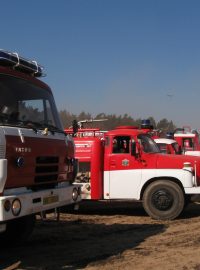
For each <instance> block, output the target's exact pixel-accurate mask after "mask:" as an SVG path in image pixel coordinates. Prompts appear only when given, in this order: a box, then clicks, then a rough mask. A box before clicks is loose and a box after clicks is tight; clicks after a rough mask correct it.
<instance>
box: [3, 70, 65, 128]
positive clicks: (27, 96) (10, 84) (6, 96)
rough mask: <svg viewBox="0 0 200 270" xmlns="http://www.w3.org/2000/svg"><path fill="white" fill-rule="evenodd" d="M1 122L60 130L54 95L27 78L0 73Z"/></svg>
mask: <svg viewBox="0 0 200 270" xmlns="http://www.w3.org/2000/svg"><path fill="white" fill-rule="evenodd" d="M0 93H1V99H0V124H2V125H10V126H19V125H20V126H24V127H26V126H27V127H31V126H32V127H34V128H36V129H44V128H46V127H48V128H49V129H54V131H56V130H62V125H61V123H60V120H59V117H58V112H57V109H56V106H55V103H54V98H53V95H52V94H51V92H50V91H48V90H47V89H45V88H42V87H39V86H38V85H35V84H33V83H32V82H30V81H27V80H23V79H20V78H16V77H13V76H9V75H5V74H0Z"/></svg>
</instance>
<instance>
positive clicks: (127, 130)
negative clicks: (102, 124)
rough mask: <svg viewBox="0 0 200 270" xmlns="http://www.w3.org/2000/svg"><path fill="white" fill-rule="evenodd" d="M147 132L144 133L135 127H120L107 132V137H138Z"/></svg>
mask: <svg viewBox="0 0 200 270" xmlns="http://www.w3.org/2000/svg"><path fill="white" fill-rule="evenodd" d="M145 133H146V132H144V131H143V130H142V129H138V127H135V126H119V127H116V128H115V129H113V130H109V131H107V132H106V135H111V136H116V135H118V134H121V135H123V134H124V135H130V136H131V135H136V136H137V135H138V134H145Z"/></svg>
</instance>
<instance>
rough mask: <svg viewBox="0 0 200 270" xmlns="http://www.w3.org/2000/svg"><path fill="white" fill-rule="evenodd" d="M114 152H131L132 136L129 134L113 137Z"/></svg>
mask: <svg viewBox="0 0 200 270" xmlns="http://www.w3.org/2000/svg"><path fill="white" fill-rule="evenodd" d="M112 152H113V153H118V154H119V153H130V137H129V136H115V137H114V138H113V147H112Z"/></svg>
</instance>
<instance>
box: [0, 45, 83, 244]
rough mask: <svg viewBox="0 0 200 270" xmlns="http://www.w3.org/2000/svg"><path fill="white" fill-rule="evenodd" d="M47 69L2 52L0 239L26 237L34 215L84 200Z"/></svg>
mask: <svg viewBox="0 0 200 270" xmlns="http://www.w3.org/2000/svg"><path fill="white" fill-rule="evenodd" d="M41 76H43V68H42V67H41V66H39V65H38V64H37V63H36V62H35V61H30V60H28V59H25V58H22V57H20V56H19V55H18V54H17V53H11V52H7V51H4V50H0V93H1V99H0V232H1V234H0V239H7V238H10V239H11V240H14V239H15V240H21V239H23V238H26V237H27V236H28V235H29V234H30V232H31V230H32V229H33V225H34V222H35V214H36V213H40V212H44V211H47V210H50V209H58V208H59V207H61V206H63V205H68V204H73V203H75V202H78V201H80V188H79V187H78V186H74V185H73V184H72V182H73V181H74V178H75V167H76V166H75V159H74V142H73V140H72V138H71V137H70V136H68V135H67V136H66V134H65V133H64V132H63V129H62V125H61V122H60V119H59V116H58V112H57V109H56V106H55V102H54V98H53V95H52V92H51V90H50V88H49V87H48V86H47V85H46V84H45V83H43V82H42V81H41V80H39V79H38V78H37V77H41Z"/></svg>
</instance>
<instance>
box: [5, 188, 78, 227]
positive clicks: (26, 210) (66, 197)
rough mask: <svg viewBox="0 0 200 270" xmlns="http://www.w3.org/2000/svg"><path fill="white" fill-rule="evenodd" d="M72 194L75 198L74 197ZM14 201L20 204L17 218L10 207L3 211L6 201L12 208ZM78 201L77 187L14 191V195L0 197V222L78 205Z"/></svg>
mask: <svg viewBox="0 0 200 270" xmlns="http://www.w3.org/2000/svg"><path fill="white" fill-rule="evenodd" d="M74 194H76V195H77V196H74ZM16 199H18V200H19V201H20V203H21V210H20V212H19V214H18V215H17V216H15V215H14V214H13V211H12V207H11V208H10V209H9V210H8V209H7V210H5V207H4V206H5V202H6V201H9V202H10V205H11V206H12V203H13V202H14V201H15V200H16ZM80 200H81V192H80V186H77V185H68V186H62V185H61V186H59V187H57V188H53V189H48V190H42V191H37V192H33V191H28V190H26V189H19V191H17V189H16V190H15V193H14V192H12V194H9V195H5V196H1V197H0V222H5V221H7V220H11V219H15V218H19V217H22V216H27V215H32V214H36V213H40V212H42V211H46V210H50V209H55V208H58V207H61V206H65V205H70V204H74V203H78V202H79V201H80Z"/></svg>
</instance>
